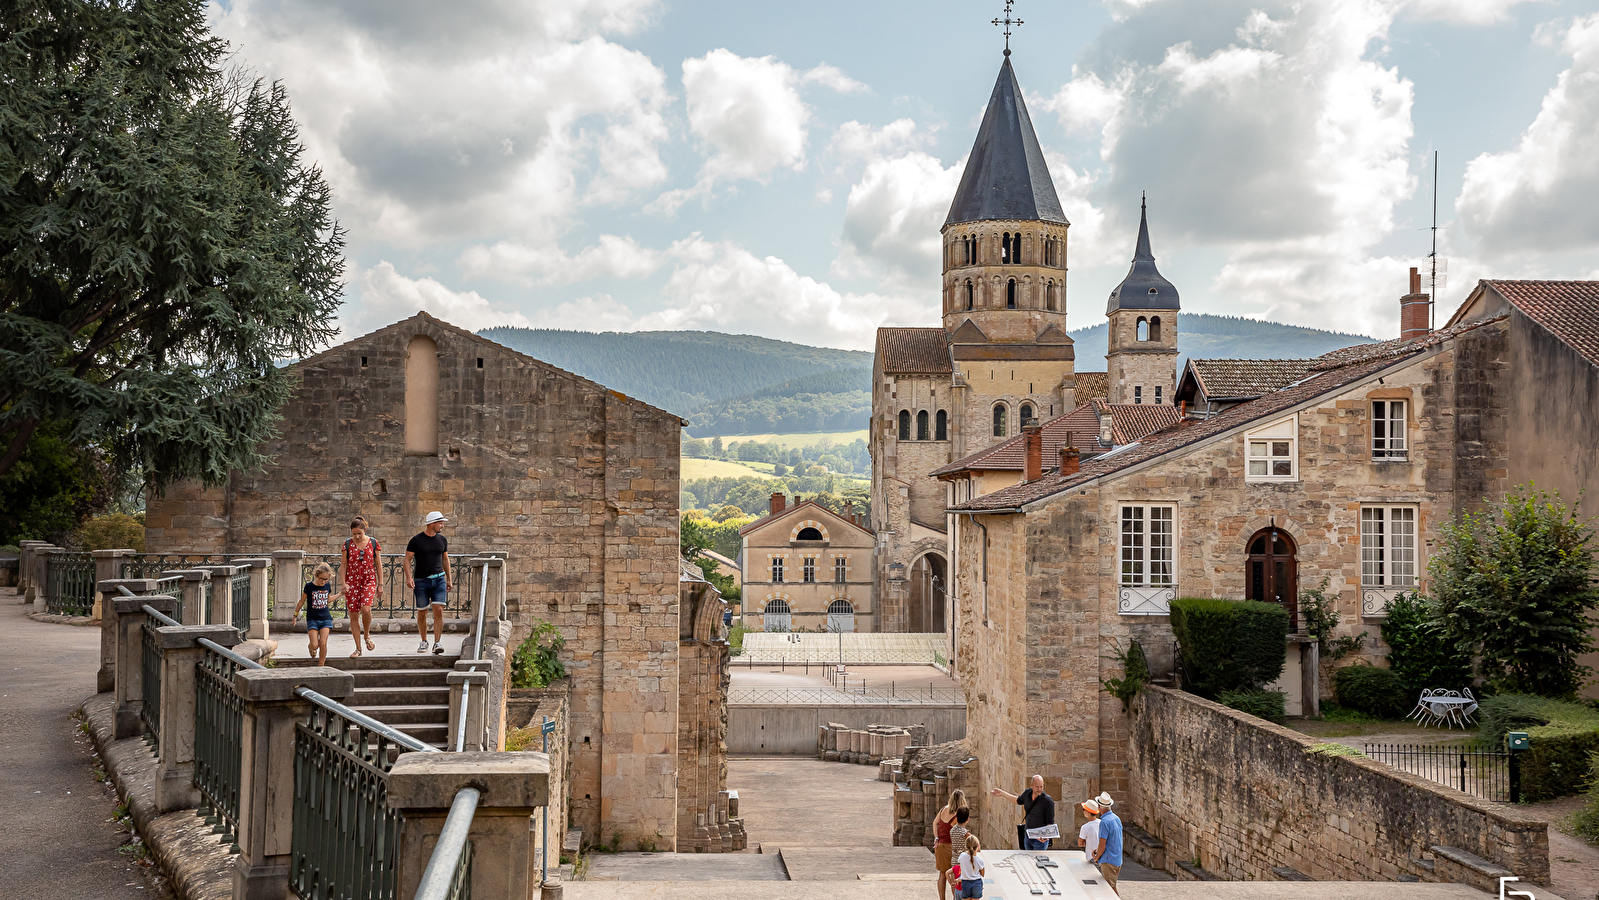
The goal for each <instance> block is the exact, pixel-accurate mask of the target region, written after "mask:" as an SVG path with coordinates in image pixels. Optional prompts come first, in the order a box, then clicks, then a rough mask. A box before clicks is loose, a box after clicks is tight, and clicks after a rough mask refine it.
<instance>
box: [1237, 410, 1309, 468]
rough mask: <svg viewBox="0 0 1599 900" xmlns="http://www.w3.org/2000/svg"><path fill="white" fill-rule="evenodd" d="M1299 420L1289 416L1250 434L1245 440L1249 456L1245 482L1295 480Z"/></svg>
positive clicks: (1297, 466)
mask: <svg viewBox="0 0 1599 900" xmlns="http://www.w3.org/2000/svg"><path fill="white" fill-rule="evenodd" d="M1298 443H1299V419H1298V417H1297V416H1290V417H1288V418H1286V419H1283V420H1282V421H1280V422H1277V423H1275V424H1272V425H1267V426H1266V427H1265V428H1259V429H1256V430H1254V431H1252V432H1250V433H1249V435H1248V436H1247V437H1246V438H1245V439H1244V445H1245V447H1246V452H1247V454H1248V457H1247V461H1246V466H1247V468H1246V469H1245V472H1244V480H1245V481H1297V480H1298V477H1299V476H1298V472H1299V465H1298V457H1299V451H1298Z"/></svg>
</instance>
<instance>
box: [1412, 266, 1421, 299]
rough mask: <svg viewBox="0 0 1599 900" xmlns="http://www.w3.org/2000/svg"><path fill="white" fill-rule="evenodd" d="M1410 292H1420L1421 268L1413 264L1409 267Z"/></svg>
mask: <svg viewBox="0 0 1599 900" xmlns="http://www.w3.org/2000/svg"><path fill="white" fill-rule="evenodd" d="M1410 292H1411V293H1412V294H1419V293H1421V270H1420V269H1418V268H1416V267H1415V266H1411V267H1410Z"/></svg>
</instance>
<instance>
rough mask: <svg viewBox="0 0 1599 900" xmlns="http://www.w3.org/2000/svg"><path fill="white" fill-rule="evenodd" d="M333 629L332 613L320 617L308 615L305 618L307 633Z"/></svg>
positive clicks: (324, 613) (325, 613)
mask: <svg viewBox="0 0 1599 900" xmlns="http://www.w3.org/2000/svg"><path fill="white" fill-rule="evenodd" d="M332 627H333V614H332V613H330V612H323V613H322V614H321V615H319V616H318V615H307V616H306V617H305V630H306V631H307V632H311V631H316V630H317V629H319V628H332Z"/></svg>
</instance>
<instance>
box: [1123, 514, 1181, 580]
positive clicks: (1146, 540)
mask: <svg viewBox="0 0 1599 900" xmlns="http://www.w3.org/2000/svg"><path fill="white" fill-rule="evenodd" d="M1176 520H1177V510H1176V507H1173V506H1165V505H1159V506H1123V507H1122V527H1121V583H1122V584H1126V585H1136V586H1139V587H1166V586H1168V585H1171V584H1174V583H1175V582H1176V557H1175V550H1176V527H1177V521H1176Z"/></svg>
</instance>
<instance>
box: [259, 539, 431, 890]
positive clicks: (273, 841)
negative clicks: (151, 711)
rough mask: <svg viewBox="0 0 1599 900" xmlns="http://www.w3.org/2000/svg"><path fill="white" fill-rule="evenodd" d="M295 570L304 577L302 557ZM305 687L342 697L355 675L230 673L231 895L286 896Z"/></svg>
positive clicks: (350, 691)
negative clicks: (237, 722)
mask: <svg viewBox="0 0 1599 900" xmlns="http://www.w3.org/2000/svg"><path fill="white" fill-rule="evenodd" d="M295 576H296V578H298V576H299V563H298V562H296V563H295ZM290 608H291V609H292V608H293V607H290ZM302 687H305V688H310V689H311V690H313V691H316V692H317V693H319V694H322V695H323V696H325V697H328V698H330V699H333V700H339V701H344V700H347V699H348V698H350V697H352V696H354V694H355V676H354V675H351V674H350V673H349V672H341V671H339V670H338V669H331V668H326V667H306V668H283V669H240V670H239V672H238V673H237V674H236V675H234V676H233V689H234V690H235V691H238V694H239V699H240V700H242V701H243V703H244V729H243V733H242V735H241V738H240V746H241V747H242V750H241V752H240V767H239V772H240V787H239V836H238V837H239V856H238V860H237V862H236V863H235V864H234V869H233V897H234V900H266V898H270V900H282V898H284V897H288V896H289V857H290V851H291V848H292V841H293V839H294V743H295V732H294V729H295V725H296V724H297V723H299V722H303V721H305V719H306V717H307V716H309V715H310V713H311V701H309V700H304V699H302V698H300V697H299V696H298V695H296V694H295V691H296V690H297V689H298V688H302ZM439 755H441V756H442V755H443V754H439ZM396 896H398V895H396Z"/></svg>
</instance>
